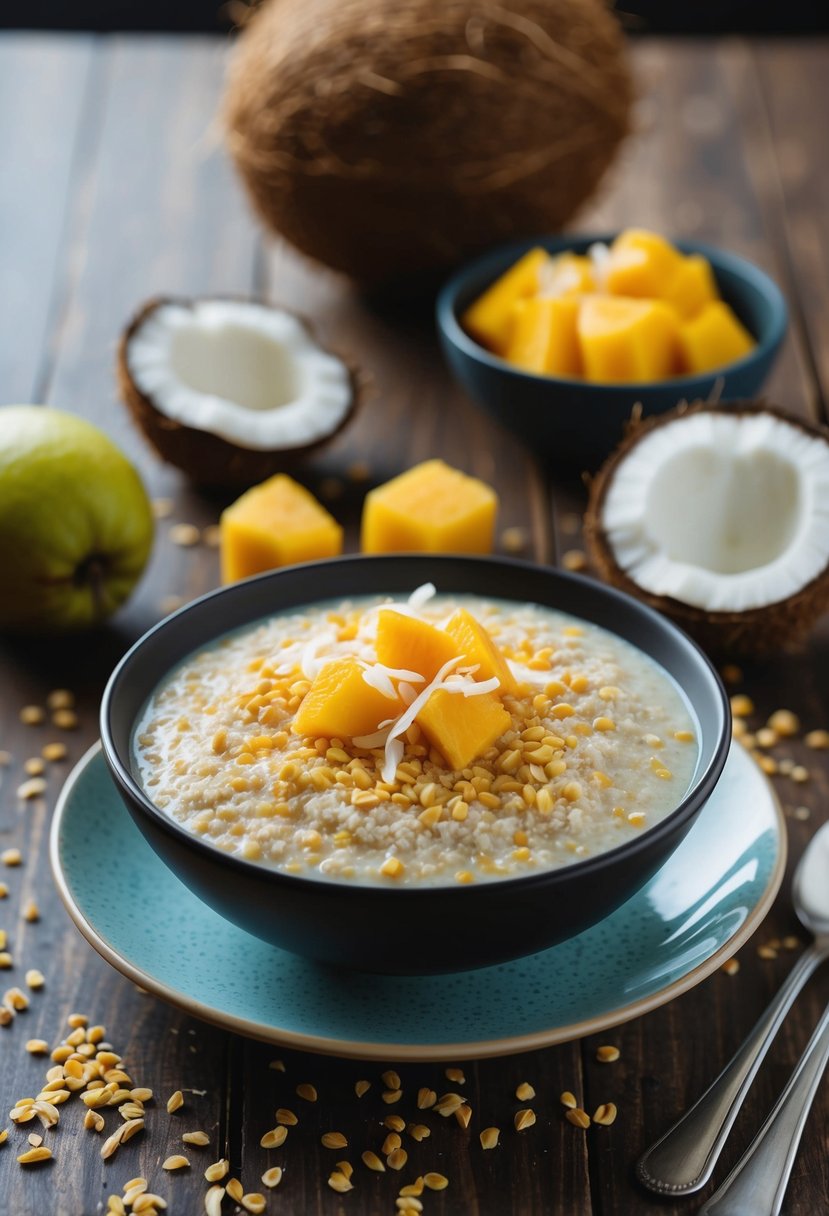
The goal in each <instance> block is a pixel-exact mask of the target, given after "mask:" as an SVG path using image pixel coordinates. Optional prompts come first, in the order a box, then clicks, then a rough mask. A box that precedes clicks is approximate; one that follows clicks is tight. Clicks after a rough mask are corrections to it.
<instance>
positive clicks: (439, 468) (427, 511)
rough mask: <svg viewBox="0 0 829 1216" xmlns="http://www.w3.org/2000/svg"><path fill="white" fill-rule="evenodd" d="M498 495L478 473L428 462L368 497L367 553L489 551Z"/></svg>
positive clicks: (364, 541) (365, 512)
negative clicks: (481, 479) (472, 473)
mask: <svg viewBox="0 0 829 1216" xmlns="http://www.w3.org/2000/svg"><path fill="white" fill-rule="evenodd" d="M497 509H498V497H497V495H496V493H495V491H494V490H493V489H492V488H491V487H490V486H488V485H486V484H485V483H484V482H482V481H478V479H477V478H475V477H467V475H466V474H465V473H461V472H460V471H459V470H458V469H453V468H450V466H449V465H447V464H444V462H443V461H442V460H427V461H425V462H424V463H423V464H419V465H415V467H414V468H412V469H409V470H408V472H406V473H401V474H400V476H399V477H395V478H394V479H393V480H392V481H387V482H386V484H385V485H382V486H378V487H377V488H376V489H374V490H371V491H370V492H369V494H367V495H366V501H365V505H364V507H363V521H362V549H363V552H364V553H490V552H491V551H492V539H493V532H494V528H495V514H496V511H497Z"/></svg>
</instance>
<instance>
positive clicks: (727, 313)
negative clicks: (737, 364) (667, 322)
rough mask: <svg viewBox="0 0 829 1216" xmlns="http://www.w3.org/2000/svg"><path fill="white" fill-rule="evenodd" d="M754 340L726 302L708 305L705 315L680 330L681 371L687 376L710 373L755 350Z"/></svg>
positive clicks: (687, 323) (699, 316)
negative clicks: (689, 374)
mask: <svg viewBox="0 0 829 1216" xmlns="http://www.w3.org/2000/svg"><path fill="white" fill-rule="evenodd" d="M754 344H755V343H754V339H753V338H752V336H751V334H750V333H749V332H748V330H747V329H746V327H745V326H744V325H743V324H742V323H741V322H740V321H738V319H737V317H736V316H735V315H734V313H733V311H732V309H731V308H729V306H728V305H727V304H726V303H724V302H723V301H722V300H715V301H714V302H713V303H711V304H706V306H705V307H704V308H703V310H702V312H701V313H700V314H699V315H698V316H696V317H694V318H693V319H692V320H690V321H686V322H685V324H684V325H681V326H680V329H679V358H680V367H681V369H682V370H683V371H684V372H688V373H691V374H693V373H695V372H707V371H711V370H712V369H713V368H715V367H725V365H726V364H727V363H733V362H734V361H735V360H736V359H741V358H742V357H743V355H747V354H748V352H749V351H750V350H753V348H754Z"/></svg>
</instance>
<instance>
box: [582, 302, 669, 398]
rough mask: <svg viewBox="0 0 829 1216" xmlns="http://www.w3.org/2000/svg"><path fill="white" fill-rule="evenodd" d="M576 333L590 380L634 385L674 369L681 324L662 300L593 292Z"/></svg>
mask: <svg viewBox="0 0 829 1216" xmlns="http://www.w3.org/2000/svg"><path fill="white" fill-rule="evenodd" d="M578 332H579V342H580V344H581V353H582V358H583V360H584V374H585V376H586V378H587V379H588V380H593V381H597V382H600V383H603V384H609V383H614V382H615V383H618V384H624V383H628V384H630V383H636V382H638V381H645V380H662V379H664V378H665V377H666V376H672V375H674V374H675V372H676V366H677V347H678V341H679V323H678V320H677V317H676V313H675V312H674V310H673V309H672V308H670V307H669V306H668V305H667V304H664V303H662V301H661V300H636V299H624V298H622V297H614V296H590V297H589V298H588V299H585V300H584V302H583V304H582V306H581V310H580V312H579V320H578Z"/></svg>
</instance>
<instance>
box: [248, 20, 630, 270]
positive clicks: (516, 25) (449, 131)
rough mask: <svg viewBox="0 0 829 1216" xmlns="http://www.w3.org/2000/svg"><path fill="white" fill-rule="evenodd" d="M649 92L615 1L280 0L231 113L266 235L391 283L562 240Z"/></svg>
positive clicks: (255, 43) (256, 31)
mask: <svg viewBox="0 0 829 1216" xmlns="http://www.w3.org/2000/svg"><path fill="white" fill-rule="evenodd" d="M632 95H633V89H632V83H631V76H630V72H629V70H628V66H627V61H626V58H625V54H624V40H623V36H622V33H621V30H620V27H619V25H618V22H617V21H616V19H615V17H613V16H612V15H611V13H610V12H609V11H608V9H607V7H606V5H605V3H604V2H603V0H513V2H512V3H511V4H510V5H508V6H506V7H502V6H500V5H498V4H495V3H492V2H491V0H266V2H265V3H264V4H263V5H262V6H261V8H260V9H259V11H258V12H257V13H256V14H255V15H254V17H253V18H252V19H251V20H250V22H249V23H248V24H247V25H246V27H245V30H244V32H243V34H242V35H241V36H240V39H239V45H238V47H237V50H236V54H235V56H234V58H233V60H232V63H231V67H230V73H229V77H228V83H227V92H226V98H225V104H224V116H225V126H226V131H227V140H228V144H229V147H230V151H231V153H232V156H233V158H234V160H235V162H236V165H237V166H238V168H239V171H240V173H241V176H242V179H243V181H244V183H245V185H246V187H247V189H248V192H249V195H250V197H251V199H252V201H253V204H254V207H255V208H256V210H257V211H258V212H259V214H260V216H261V218H262V219H263V220H264V222H265V224H266V225H267V226H268V227H269V228H271V229H272V230H273V231H274V232H276V233H279V234H281V235H282V236H284V237H286V238H287V239H288V240H289V241H290V242H291V243H292V244H294V245H295V246H296V247H297V248H298V249H300V250H302V251H303V252H304V253H306V254H308V255H309V256H310V257H312V258H315V259H316V260H318V261H320V262H323V263H325V264H326V265H328V266H331V267H333V268H334V269H336V270H340V271H344V272H345V273H346V274H348V275H351V276H352V277H353V278H355V279H357V280H359V281H362V282H365V283H374V284H376V283H378V282H385V281H387V280H389V279H394V278H399V277H402V276H412V275H418V276H424V275H426V274H429V273H432V274H433V273H435V272H437V271H443V270H445V269H447V268H448V267H450V266H452V265H453V264H455V263H457V262H458V261H459V260H461V259H462V258H465V257H467V256H469V255H472V254H474V253H477V252H479V251H480V250H482V249H485V248H487V247H489V246H491V245H494V244H497V243H499V242H501V241H506V240H509V239H512V238H519V237H524V236H528V235H535V234H537V233H540V232H550V231H557V230H558V229H560V228H561V227H562V225H564V224H565V223H566V222H567V221H568V220H569V219H570V218H571V217H572V216H573V214H574V213H575V211H576V210H577V208H578V207H579V206H580V205H581V204H582V203H583V202H584V201H585V200H586V199H588V198H589V197H590V196H591V195H592V194H593V192H594V191H595V189H596V186H597V185H598V183H599V180H600V179H601V177H602V176H603V174H604V173H605V170H606V169H607V167H608V165H609V164H610V162H611V160H612V158H613V155H614V153H615V151H616V149H617V147H618V145H619V143H620V141H621V140H622V137H623V136H624V135H625V133H626V132H627V130H628V123H629V111H630V105H631V100H632Z"/></svg>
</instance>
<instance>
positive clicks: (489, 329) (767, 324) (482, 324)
mask: <svg viewBox="0 0 829 1216" xmlns="http://www.w3.org/2000/svg"><path fill="white" fill-rule="evenodd" d="M437 321H438V331H439V334H440V339H441V343H442V345H443V349H444V353H445V355H446V357H447V360H448V362H449V365H450V367H451V369H452V371H453V372H454V374H455V376H456V377H457V379H458V380H459V381H460V383H461V384H462V385H463V387H464V388H465V389H466V391H467V392H468V393H469V395H470V396H471V397H472V398H473V400H474V401H475V402H476V403H477V404H478V405H480V406H481V407H482V408H483V409H484V410H486V411H487V412H488V413H489V414H491V415H492V416H493V417H494V418H496V419H497V420H498V421H499V422H500V423H502V424H503V425H504V426H506V427H507V428H508V429H510V430H512V431H514V432H516V433H517V434H519V435H521V436H522V438H524V439H525V440H527V441H528V442H529V443H530V444H531V445H532V447H533V449H534V450H535V451H537V452H539V453H540V454H544V455H546V456H547V457H549V458H551V459H552V460H553V461H555V462H557V463H562V464H569V465H571V466H578V467H580V468H590V467H595V466H596V465H597V464H598V463H599V462H600V461H601V460H603V459H604V457H605V456H606V455H607V454H608V453H609V452H610V451H611V450H612V449H613V448H614V447H615V446H616V444H617V443H618V442H619V441H620V440H621V438H622V437H623V434H624V429H625V424H626V423H627V422H628V420H629V419H630V418H631V417H636V416H637V415H640V414H642V415H647V414H656V413H662V412H665V411H667V410H669V409H672V408H673V407H674V406H676V405H677V404H678V403H679V402H681V401H683V400H685V401H689V402H690V401H694V400H698V399H703V400H708V399H717V400H723V401H727V400H729V399H732V400H737V399H745V398H751V397H754V396H755V395H756V394H757V393H758V392H759V390H760V389H761V387H762V385H763V383H764V381H765V380H766V378H767V376H768V374H769V372H770V370H771V367H772V365H773V363H774V359H775V357H776V355H777V352H778V350H779V347H780V344H781V342H782V340H783V336H784V334H785V331H786V324H787V308H786V302H785V300H784V298H783V295H782V294H781V292H780V290H779V288H778V287H777V285H776V284H775V283H774V282H773V281H772V279H771V278H770V277H769V276H768V275H767V274H766V273H765V272H764V271H762V270H761V269H760V268H759V267H757V266H755V265H754V264H753V263H751V262H749V261H747V260H746V259H745V258H742V257H739V256H737V255H736V254H733V253H729V252H727V251H725V250H721V249H716V248H714V247H713V246H709V245H705V244H703V243H701V242H698V241H687V240H678V241H669V240H668V239H667V238H665V237H663V236H661V235H659V234H658V233H654V232H650V231H647V230H645V229H642V228H629V229H626V230H625V231H624V232H621V233H618V234H615V235H611V236H607V235H602V236H570V237H568V236H563V237H549V238H546V237H545V238H542V239H539V240H534V241H524V242H521V243H518V244H512V245H509V246H503V247H500V248H498V249H495V250H493V251H491V252H490V253H488V254H485V255H484V256H482V257H480V258H478V259H477V260H476V261H474V262H472V263H470V264H468V265H466V266H465V267H463V268H462V269H461V270H459V271H458V272H457V273H456V274H455V275H454V276H453V278H452V279H450V281H449V282H448V283H447V284H446V286H445V287H444V288H443V290H442V291H441V293H440V295H439V297H438V303H437Z"/></svg>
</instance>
